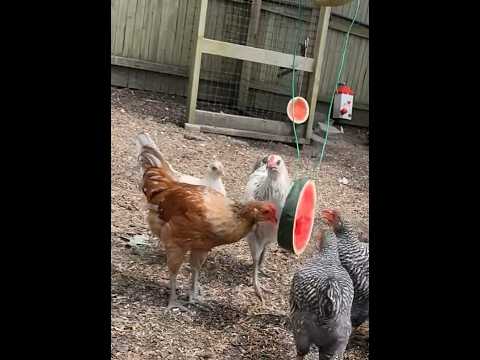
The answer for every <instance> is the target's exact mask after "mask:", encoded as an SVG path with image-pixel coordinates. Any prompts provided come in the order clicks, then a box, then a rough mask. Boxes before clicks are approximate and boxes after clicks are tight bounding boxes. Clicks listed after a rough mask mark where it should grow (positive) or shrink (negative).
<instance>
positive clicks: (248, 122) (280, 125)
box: [195, 110, 301, 136]
mask: <svg viewBox="0 0 480 360" xmlns="http://www.w3.org/2000/svg"><path fill="white" fill-rule="evenodd" d="M195 118H196V120H197V124H199V125H209V126H217V127H225V128H232V129H237V130H248V131H259V132H264V133H269V134H273V135H283V136H293V130H292V125H291V124H290V123H287V122H282V121H276V120H267V119H261V118H257V117H252V116H242V115H232V114H225V113H217V112H211V111H204V110H197V111H196V115H195ZM300 135H301V134H300Z"/></svg>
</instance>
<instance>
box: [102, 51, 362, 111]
mask: <svg viewBox="0 0 480 360" xmlns="http://www.w3.org/2000/svg"><path fill="white" fill-rule="evenodd" d="M111 65H114V66H120V67H123V68H125V69H127V68H130V69H138V70H146V71H151V72H154V73H159V74H166V75H175V76H181V77H187V76H188V68H187V66H181V65H167V64H159V63H154V62H151V61H145V60H138V59H131V58H126V57H122V56H114V55H112V56H111ZM112 74H113V72H112ZM116 75H117V74H115V76H116ZM112 76H113V75H112ZM200 80H205V81H216V82H218V79H217V78H212V76H211V74H209V73H206V74H204V75H202V76H200ZM121 81H122V82H121V83H119V82H112V84H113V85H116V86H126V83H125V79H124V78H122V79H121ZM122 84H123V85H122ZM249 89H255V90H260V91H264V92H269V93H273V94H277V95H284V96H291V90H290V89H286V88H285V87H284V86H281V85H273V84H271V83H265V82H262V81H255V80H250V82H249ZM317 101H322V102H327V103H328V102H330V99H329V98H328V97H327V96H322V95H320V94H319V95H318V97H317ZM353 108H354V109H359V110H366V111H368V110H369V105H368V104H364V103H360V102H356V101H355V100H354V102H353Z"/></svg>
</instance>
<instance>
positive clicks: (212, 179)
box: [137, 133, 226, 196]
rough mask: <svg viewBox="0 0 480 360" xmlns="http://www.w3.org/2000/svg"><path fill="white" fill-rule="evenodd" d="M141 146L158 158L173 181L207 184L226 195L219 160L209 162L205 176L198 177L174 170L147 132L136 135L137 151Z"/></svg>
mask: <svg viewBox="0 0 480 360" xmlns="http://www.w3.org/2000/svg"><path fill="white" fill-rule="evenodd" d="M142 147H143V149H147V150H148V151H150V153H151V154H150V155H151V156H152V158H155V157H156V158H158V159H160V163H159V164H157V166H159V167H164V168H165V169H167V170H168V171H169V172H170V174H171V175H172V177H173V179H174V180H175V181H178V182H180V183H185V184H192V185H204V186H208V187H210V188H212V189H213V190H216V191H218V192H219V193H221V194H222V195H224V196H225V195H226V191H225V187H224V186H223V182H222V176H224V170H223V164H222V163H221V162H220V161H218V160H214V161H213V162H211V163H210V164H209V165H208V170H207V173H206V174H205V176H204V177H203V178H201V179H199V178H197V177H194V176H190V175H186V174H182V173H181V172H179V171H177V170H175V169H174V168H173V167H172V166H171V165H170V163H169V162H168V161H167V160H165V158H164V157H163V155H162V153H161V152H160V150H159V149H158V147H157V146H156V144H155V142H154V141H153V140H152V138H151V137H150V135H148V134H147V133H141V134H139V135H138V137H137V153H139V152H140V149H141V148H142ZM156 162H158V160H156Z"/></svg>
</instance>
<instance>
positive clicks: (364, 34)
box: [329, 14, 370, 39]
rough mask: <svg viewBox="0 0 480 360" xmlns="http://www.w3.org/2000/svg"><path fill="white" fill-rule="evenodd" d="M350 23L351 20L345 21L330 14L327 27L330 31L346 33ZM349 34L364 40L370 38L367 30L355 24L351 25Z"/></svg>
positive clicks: (365, 27)
mask: <svg viewBox="0 0 480 360" xmlns="http://www.w3.org/2000/svg"><path fill="white" fill-rule="evenodd" d="M351 23H352V20H346V19H345V18H343V17H339V16H338V15H334V14H332V15H331V19H330V25H329V27H330V29H333V30H337V31H341V32H344V33H346V32H347V31H348V28H349V26H350V24H351ZM350 34H352V35H356V36H358V37H361V38H364V39H368V38H369V37H370V33H369V28H368V27H367V26H364V25H359V24H357V23H356V22H355V24H353V26H352V30H351V31H350Z"/></svg>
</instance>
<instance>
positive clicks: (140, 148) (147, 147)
mask: <svg viewBox="0 0 480 360" xmlns="http://www.w3.org/2000/svg"><path fill="white" fill-rule="evenodd" d="M136 140H137V141H136V145H137V154H138V155H137V159H138V162H139V165H140V166H141V168H142V170H143V171H145V170H147V169H148V168H151V167H164V168H166V170H167V171H169V172H171V173H173V170H172V168H171V166H170V164H169V163H168V162H167V161H166V160H165V159H164V158H163V155H162V153H161V152H160V150H158V147H157V145H156V144H155V142H154V141H153V140H152V138H151V137H150V135H149V134H147V133H140V134H138V135H137V139H136Z"/></svg>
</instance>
